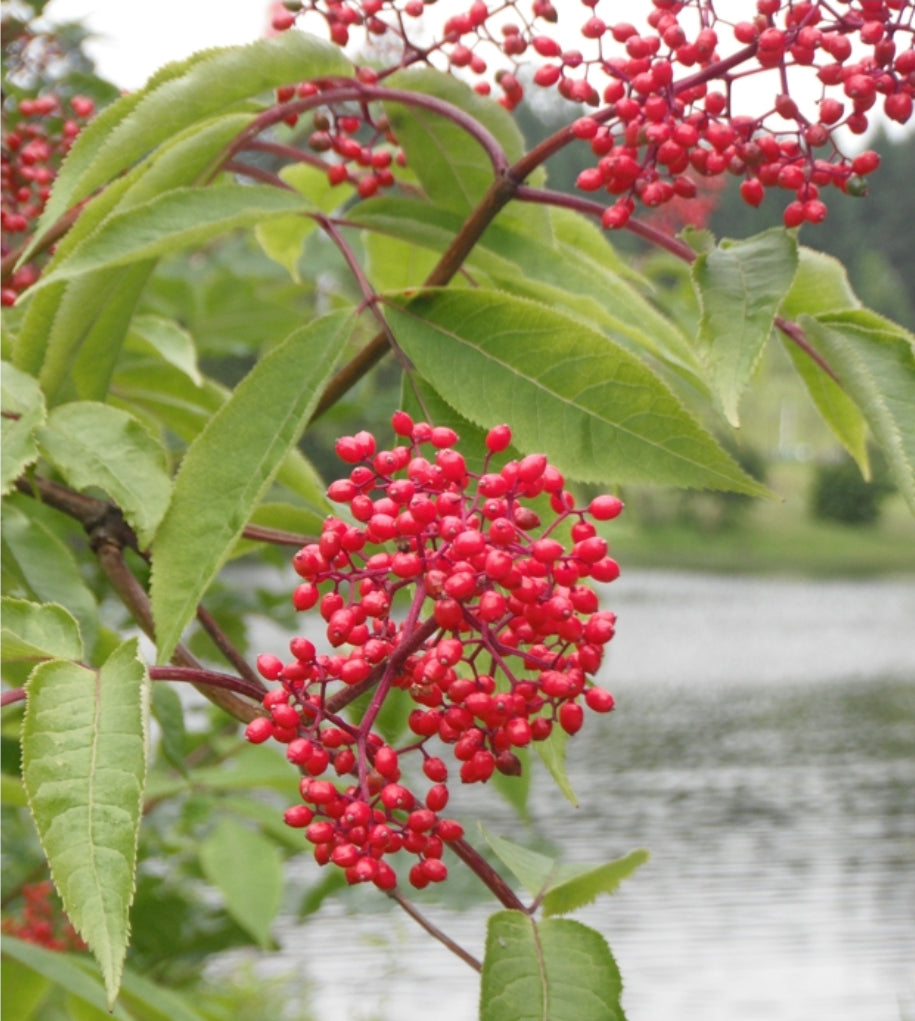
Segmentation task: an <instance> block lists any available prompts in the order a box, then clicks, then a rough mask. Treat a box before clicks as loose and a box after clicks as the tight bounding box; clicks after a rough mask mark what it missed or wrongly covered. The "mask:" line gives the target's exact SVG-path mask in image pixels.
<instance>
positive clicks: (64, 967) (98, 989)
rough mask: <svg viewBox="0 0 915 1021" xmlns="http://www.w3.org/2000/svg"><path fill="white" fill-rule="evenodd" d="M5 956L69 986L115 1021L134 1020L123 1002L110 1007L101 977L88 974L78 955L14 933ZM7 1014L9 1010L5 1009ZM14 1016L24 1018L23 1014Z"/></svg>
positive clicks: (6, 939)
mask: <svg viewBox="0 0 915 1021" xmlns="http://www.w3.org/2000/svg"><path fill="white" fill-rule="evenodd" d="M3 955H4V957H5V958H6V957H9V958H11V959H12V960H14V961H17V962H18V963H19V964H20V965H22V966H23V967H25V968H28V969H29V970H30V971H31V972H32V973H33V974H35V975H43V976H44V977H45V978H46V979H48V980H49V981H50V982H53V983H54V984H55V985H58V986H60V987H61V988H63V989H66V990H67V991H68V992H69V993H70V995H71V996H75V997H78V998H79V999H80V1000H82V1001H83V1002H84V1003H88V1004H91V1005H92V1006H93V1007H96V1008H97V1009H99V1010H102V1011H106V1010H107V1011H110V1014H109V1016H110V1017H113V1018H114V1019H115V1021H132V1019H131V1015H130V1014H129V1013H128V1012H127V1011H126V1010H125V1009H124V1007H123V1006H122V1005H121V1004H116V1005H115V1006H114V1007H113V1008H111V1007H110V1006H109V1004H108V1003H107V1001H106V998H105V991H104V989H103V988H102V986H101V985H100V983H99V981H98V979H97V978H96V977H95V976H93V975H88V974H86V971H85V970H84V969H83V968H82V967H81V962H80V959H79V958H78V957H75V956H73V955H72V954H61V953H58V952H56V951H53V950H46V949H45V948H44V947H41V946H37V945H36V944H34V943H26V942H24V941H23V940H19V939H14V938H13V937H12V936H4V937H3ZM3 1001H4V1002H3V1006H4V1008H6V1007H7V1002H6V982H5V981H4V995H3ZM4 1013H6V1010H5V1009H4ZM10 1016H11V1017H17V1018H19V1017H23V1015H21V1014H12V1015H10Z"/></svg>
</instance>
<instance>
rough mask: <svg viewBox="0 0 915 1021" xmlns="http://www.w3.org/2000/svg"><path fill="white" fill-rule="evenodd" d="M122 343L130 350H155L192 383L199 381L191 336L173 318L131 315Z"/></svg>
mask: <svg viewBox="0 0 915 1021" xmlns="http://www.w3.org/2000/svg"><path fill="white" fill-rule="evenodd" d="M126 343H127V346H128V348H130V349H131V350H134V351H149V350H153V351H155V352H156V353H157V354H158V355H160V356H161V357H162V358H163V359H164V360H165V361H166V362H168V363H169V365H174V367H175V368H176V369H178V370H179V371H180V372H182V373H184V375H185V376H187V378H188V379H189V380H190V381H191V382H192V383H193V384H194V385H195V386H201V385H202V384H203V376H201V375H200V369H199V368H198V366H197V348H196V346H195V344H194V338H193V337H192V336H191V335H190V333H188V331H187V330H186V329H184V327H183V326H181V325H179V324H178V323H176V322H175V320H174V319H168V318H166V317H165V316H158V315H151V314H146V315H138V316H134V318H133V319H132V320H131V323H130V332H129V333H128V335H127V341H126Z"/></svg>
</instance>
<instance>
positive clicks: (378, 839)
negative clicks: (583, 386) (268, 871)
mask: <svg viewBox="0 0 915 1021" xmlns="http://www.w3.org/2000/svg"><path fill="white" fill-rule="evenodd" d="M392 424H393V427H394V431H395V434H396V435H397V436H398V437H399V438H400V439H401V440H402V441H403V442H402V443H400V444H399V445H397V446H394V447H392V448H391V449H388V450H379V449H378V448H377V444H376V441H375V438H374V437H373V436H372V435H371V434H370V433H368V432H360V433H357V434H356V435H355V436H347V437H343V438H341V439H340V440H338V441H337V444H336V450H337V454H338V456H339V457H340V458H341V459H342V460H343V461H345V462H346V463H347V464H350V465H351V466H352V468H351V470H350V472H349V475H348V476H347V477H346V478H342V479H338V480H337V481H335V482H333V483H332V484H331V485H330V487H329V488H328V496H329V497H330V499H331V500H333V501H335V502H337V503H339V504H341V505H343V506H345V507H346V508H347V510H348V514H347V515H346V516H343V515H341V516H331V517H329V518H328V519H327V521H326V522H325V524H324V527H323V530H322V534H321V537H320V539H319V540H318V541H317V542H314V543H309V544H308V545H306V546H304V547H303V548H302V549H301V550H299V552H298V553H296V555H295V557H294V558H293V566H294V568H295V570H296V572H297V573H298V574H299V575H300V577H301V578H302V582H301V583H300V584H299V585H298V587H297V588H296V589H295V591H294V592H293V596H292V599H293V603H294V605H295V606H296V608H297V609H299V610H308V609H311V608H312V607H314V606H317V607H318V609H319V611H320V614H321V617H322V618H323V620H324V622H325V625H326V626H325V635H326V638H327V641H328V643H329V645H330V646H331V648H332V649H333V650H335V651H334V652H332V653H330V654H321V653H319V652H318V651H317V649H316V647H315V645H314V643H313V642H311V641H310V640H309V639H307V638H304V637H299V638H295V639H293V640H292V642H291V643H290V652H291V653H292V657H293V658H292V659H291V660H290V661H288V662H285V663H284V662H283V661H282V660H280V659H279V658H278V657H276V656H273V655H263V656H260V657H259V658H258V661H257V666H258V670H259V671H260V673H261V675H262V676H263V677H265V678H266V679H268V680H271V681H279V682H280V687H278V688H275V689H273V690H272V691H270V692H269V693H268V694H267V695H266V696H265V698H264V707H265V709H266V710H267V713H268V715H267V716H263V717H259V718H258V719H256V720H254V721H253V722H252V723H251V724H249V726H248V728H247V732H246V733H247V737H248V739H249V740H251V741H253V742H261V741H266V740H268V739H269V738H273V739H275V740H278V741H280V742H282V743H284V744H286V746H287V751H286V754H287V757H288V758H289V759H290V761H292V762H293V763H295V764H296V765H297V766H299V767H300V768H301V770H302V772H303V774H304V776H303V779H302V781H301V783H300V787H299V791H300V794H301V798H302V803H301V804H296V805H295V806H293V807H292V808H290V809H289V810H288V811H287V812H286V815H285V819H286V822H287V823H288V824H289V825H290V826H297V827H303V828H305V835H306V837H307V838H308V840H310V841H311V842H312V843H313V844H314V845H315V850H314V853H315V857H316V859H317V860H318V861H319V862H320V863H322V864H323V863H326V862H333V863H334V864H337V865H339V866H341V867H342V868H343V869H344V870H345V873H346V878H347V880H348V881H349V882H351V883H356V882H363V881H371V882H374V883H375V884H376V885H377V886H379V887H381V888H382V889H390V888H392V887H393V886H394V884H395V883H396V874H395V872H394V870H393V869H392V868H391V867H390V865H388V864H387V862H385V861H384V858H385V856H387V855H389V854H392V853H395V852H397V851H399V850H401V849H403V850H406V851H408V852H410V853H412V854H414V855H416V856H417V859H418V860H417V862H416V863H415V864H414V865H413V867H412V868H411V869H410V873H409V879H410V882H411V883H412V884H413V885H414V886H416V887H423V886H425V885H426V884H427V883H429V882H438V881H440V880H442V879H444V878H445V877H446V875H447V867H446V866H445V864H444V863H443V862H442V860H441V856H442V850H443V847H444V845H445V844H447V843H448V842H449V841H453V840H456V839H459V838H460V837H461V836H462V830H461V827H460V825H459V824H458V823H456V822H454V821H453V820H449V819H446V818H442V817H441V816H440V814H439V813H440V812H441V811H442V810H443V809H444V808H445V806H446V805H447V803H448V787H447V780H448V777H449V767H448V765H447V764H446V762H445V761H444V760H443V759H442V758H441V757H440V756H439V755H437V754H433V751H434V749H433V750H430V747H429V746H430V743H431V742H432V741H433V740H435V741H438V742H440V743H442V744H444V745H445V746H448V747H450V748H451V753H452V754H453V756H454V758H455V759H456V760H457V762H458V763H459V766H458V773H459V777H460V780H461V781H462V782H463V783H480V782H485V781H487V780H488V779H489V778H490V777H491V776H492V775H493V773H494V772H495V771H496V770H499V771H500V772H502V773H505V774H507V775H517V774H518V773H520V771H521V768H522V766H521V761H520V759H519V757H518V755H517V754H516V751H517V749H519V748H523V747H525V746H527V745H530V744H531V743H532V742H537V741H543V740H545V739H546V738H548V737H549V736H550V734H551V733H552V732H553V730H554V729H555V728H556V727H557V726H558V727H559V728H561V729H562V730H563V731H564V732H565V733H567V734H574V733H576V732H577V731H578V730H579V729H580V728H581V726H582V723H583V717H584V708H583V706H586V707H587V708H590V709H592V710H594V711H596V712H609V711H610V710H611V709H613V705H614V701H613V696H612V695H611V694H610V693H609V692H608V691H606V690H604V689H603V688H600V687H597V686H595V685H594V684H593V683H592V682H591V681H590V680H589V677H590V676H591V675H593V674H594V673H595V672H596V671H597V670H598V668H599V667H600V665H601V661H602V659H603V650H604V646H605V645H606V643H607V642H609V641H610V639H611V638H612V637H613V634H614V628H615V621H616V618H615V616H614V614H613V613H612V612H610V611H606V610H601V609H599V603H598V597H597V594H596V592H595V591H594V589H593V588H591V587H590V586H589V584H587V582H588V581H589V580H591V581H596V582H609V581H613V580H614V579H615V578H616V577H617V576H618V574H619V567H618V566H617V564H616V561H614V560H613V559H612V558H611V557H609V556H608V553H607V542H606V540H605V539H603V538H602V537H601V536H599V535H598V534H597V529H596V528H595V525H594V521H607V520H610V519H612V518H615V517H616V516H617V515H618V514H619V513H620V511H621V510H622V503H621V502H620V501H619V500H618V499H617V498H616V497H614V496H598V497H595V498H594V499H593V500H591V501H590V503H589V504H588V506H587V507H586V508H577V507H576V506H575V501H574V499H573V497H572V495H571V494H570V493H569V492H568V491H567V490H566V489H565V487H564V480H563V477H562V475H561V474H560V472H559V471H558V470H557V469H556V468H555V467H554V466H552V465H551V464H549V463H548V461H547V459H546V457H545V456H543V455H542V454H531V455H528V456H527V457H523V458H521V459H520V460H510V461H508V462H507V463H506V464H505V465H503V467H502V468H501V469H500V470H498V471H496V470H493V468H492V465H491V461H492V459H493V457H494V455H496V454H498V453H500V452H502V451H505V450H506V448H507V447H508V446H509V444H510V442H511V431H510V429H509V428H508V426H505V425H501V426H496V427H495V428H493V429H491V430H490V431H489V433H488V434H487V436H486V447H487V450H488V453H487V456H486V459H485V462H484V464H483V469H482V472H481V473H479V474H476V473H474V472H471V471H470V470H469V469H468V467H467V464H466V462H465V459H464V457H463V455H462V454H461V453H460V452H459V451H458V450H457V449H456V444H457V441H458V436H457V435H456V433H455V432H454V431H453V430H452V429H450V428H447V427H443V426H438V427H433V426H430V425H428V424H427V423H425V422H414V421H413V420H412V419H411V417H410V416H409V415H408V414H406V413H405V412H402V411H399V412H397V413H396V414H395V415H394V416H393V419H392ZM541 505H542V506H541ZM541 515H544V516H546V515H549V518H550V520H549V522H548V523H546V524H544V522H543V520H542V517H541ZM395 605H401V606H402V607H403V615H402V619H399V620H398V619H396V618H395V616H394V608H395ZM394 689H399V690H400V691H403V692H407V693H408V695H409V698H410V699H411V700H412V702H413V703H415V707H414V708H413V709H412V711H411V712H410V714H409V718H408V726H409V730H410V731H411V735H412V736H411V738H410V740H409V741H408V743H407V744H406V745H404V746H403V747H401V748H397V749H395V748H393V747H391V746H390V745H389V744H387V743H386V742H385V741H384V740H383V738H382V737H381V736H380V735H379V734H377V733H375V732H374V731H373V729H372V728H373V725H374V723H375V720H376V718H377V715H378V712H379V711H380V709H381V706H382V704H383V702H384V700H385V699H386V698H387V697H389V695H390V693H391V692H392V690H394ZM366 691H371V692H372V696H371V701H370V703H369V706H368V708H367V709H366V710H365V712H364V714H363V715H362V717H361V719H359V721H358V722H356V723H353V722H350V721H349V720H348V719H347V718H346V717H345V716H344V715H342V713H341V711H342V709H343V708H344V707H345V706H346V705H348V704H349V703H350V702H352V701H353V699H354V698H355V697H356V696H358V695H359V694H362V693H363V692H366ZM409 752H414V753H417V754H418V756H419V757H421V760H422V771H423V773H424V775H425V777H426V779H427V780H428V781H430V782H431V784H432V786H430V787H429V789H428V790H427V791H426V793H425V796H424V797H423V798H422V799H419V798H418V797H417V796H416V795H415V794H414V793H413V792H412V791H411V790H410V789H409V788H408V787H407V786H405V784H404V783H402V782H401V760H402V758H403V756H404V754H406V753H409ZM334 774H336V775H337V776H338V777H349V776H352V777H353V778H354V779H353V782H351V783H349V784H348V785H347V786H346V787H345V788H344V789H342V790H341V789H340V788H339V787H338V784H337V783H336V782H335V781H334V780H332V779H328V778H327V777H328V776H333V775H334Z"/></svg>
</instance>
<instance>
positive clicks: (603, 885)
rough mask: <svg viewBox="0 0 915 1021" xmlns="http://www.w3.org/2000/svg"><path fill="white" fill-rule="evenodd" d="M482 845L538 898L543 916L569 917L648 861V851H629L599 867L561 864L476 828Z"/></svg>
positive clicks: (609, 890)
mask: <svg viewBox="0 0 915 1021" xmlns="http://www.w3.org/2000/svg"><path fill="white" fill-rule="evenodd" d="M480 829H481V830H482V831H483V836H484V837H485V838H486V842H487V843H488V844H489V846H490V847H491V848H492V849H493V851H494V852H495V853H496V855H497V856H498V858H499V860H500V861H501V862H502V863H503V864H504V865H505V866H506V868H508V869H509V870H510V871H511V873H512V874H513V875H514V876H515V878H516V879H517V880H518V881H519V882H520V883H521V885H522V886H523V887H524V888H525V890H527V892H528V893H529V894H530V895H531V896H532V897H542V898H543V901H542V905H543V913H544V915H545V916H549V915H562V914H569V913H570V912H572V911H577V910H578V909H579V908H582V907H584V906H585V905H586V904H590V903H591V902H592V901H593V900H595V899H596V898H597V897H598V895H599V894H602V893H607V894H610V893H613V892H614V890H616V888H617V887H618V886H619V885H620V883H621V882H622V881H623V880H624V879H626V878H627V877H628V876H630V875H632V873H633V872H635V870H636V869H637V868H638V867H639V866H640V865H644V863H645V862H646V861H648V852H647V851H644V850H641V849H640V850H637V851H630V852H629V854H627V855H624V856H623V857H622V858H617V859H616V860H615V861H610V862H604V863H603V864H599V865H578V864H563V863H561V862H559V861H558V860H557V859H555V858H550V857H548V856H547V855H545V854H539V853H538V852H536V851H532V850H530V849H529V848H527V847H523V846H522V845H520V844H516V843H514V842H512V841H510V840H506V839H505V838H504V837H497V836H495V835H494V834H492V833H489V832H487V830H486V829H485V828H484V827H482V826H481V827H480Z"/></svg>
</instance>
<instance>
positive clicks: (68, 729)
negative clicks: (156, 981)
mask: <svg viewBox="0 0 915 1021" xmlns="http://www.w3.org/2000/svg"><path fill="white" fill-rule="evenodd" d="M27 695H28V698H27V703H26V712H25V716H24V718H23V724H22V775H23V781H24V783H25V788H26V793H27V794H28V798H29V806H30V808H31V812H32V816H33V818H34V820H35V825H36V828H37V830H38V835H39V837H40V839H41V843H42V846H43V848H44V851H45V854H46V855H47V858H48V864H49V865H50V868H51V875H52V876H53V878H54V883H55V885H56V886H57V889H58V891H59V893H60V895H61V898H62V900H63V903H64V908H65V910H66V912H67V914H68V915H69V917H70V921H71V922H72V923H73V926H74V928H75V929H76V930H77V932H79V934H80V935H81V936H82V938H83V939H84V940H85V941H86V943H88V945H89V948H90V950H92V952H93V954H94V955H95V958H96V960H97V961H98V963H99V966H100V968H101V971H102V976H103V978H104V981H105V989H106V992H107V998H108V1008H109V1010H110V1009H111V1007H112V1005H113V1004H114V1000H115V997H116V996H117V991H118V986H119V984H120V980H121V972H122V969H123V966H124V955H125V954H126V952H127V944H128V941H129V921H128V913H129V909H130V903H131V900H132V899H133V892H134V883H135V875H134V873H135V869H136V856H137V836H138V833H139V827H140V811H141V805H142V796H143V784H144V780H145V776H146V733H147V718H148V712H149V707H148V697H149V696H148V680H147V674H146V668H145V666H144V664H143V663H142V662H141V661H140V659H139V658H138V655H137V640H136V639H131V640H130V641H128V642H125V643H124V644H123V645H121V646H119V647H118V648H117V649H116V650H115V651H114V652H113V653H112V654H111V656H109V658H108V659H107V660H106V662H105V664H104V665H103V666H102V668H101V670H99V671H94V670H88V669H87V668H85V667H82V666H79V665H77V664H75V663H66V662H63V661H60V660H58V661H52V662H47V663H41V664H39V665H38V666H37V667H36V668H35V669H34V670H33V671H32V675H31V677H30V678H29V681H28V684H27Z"/></svg>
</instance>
